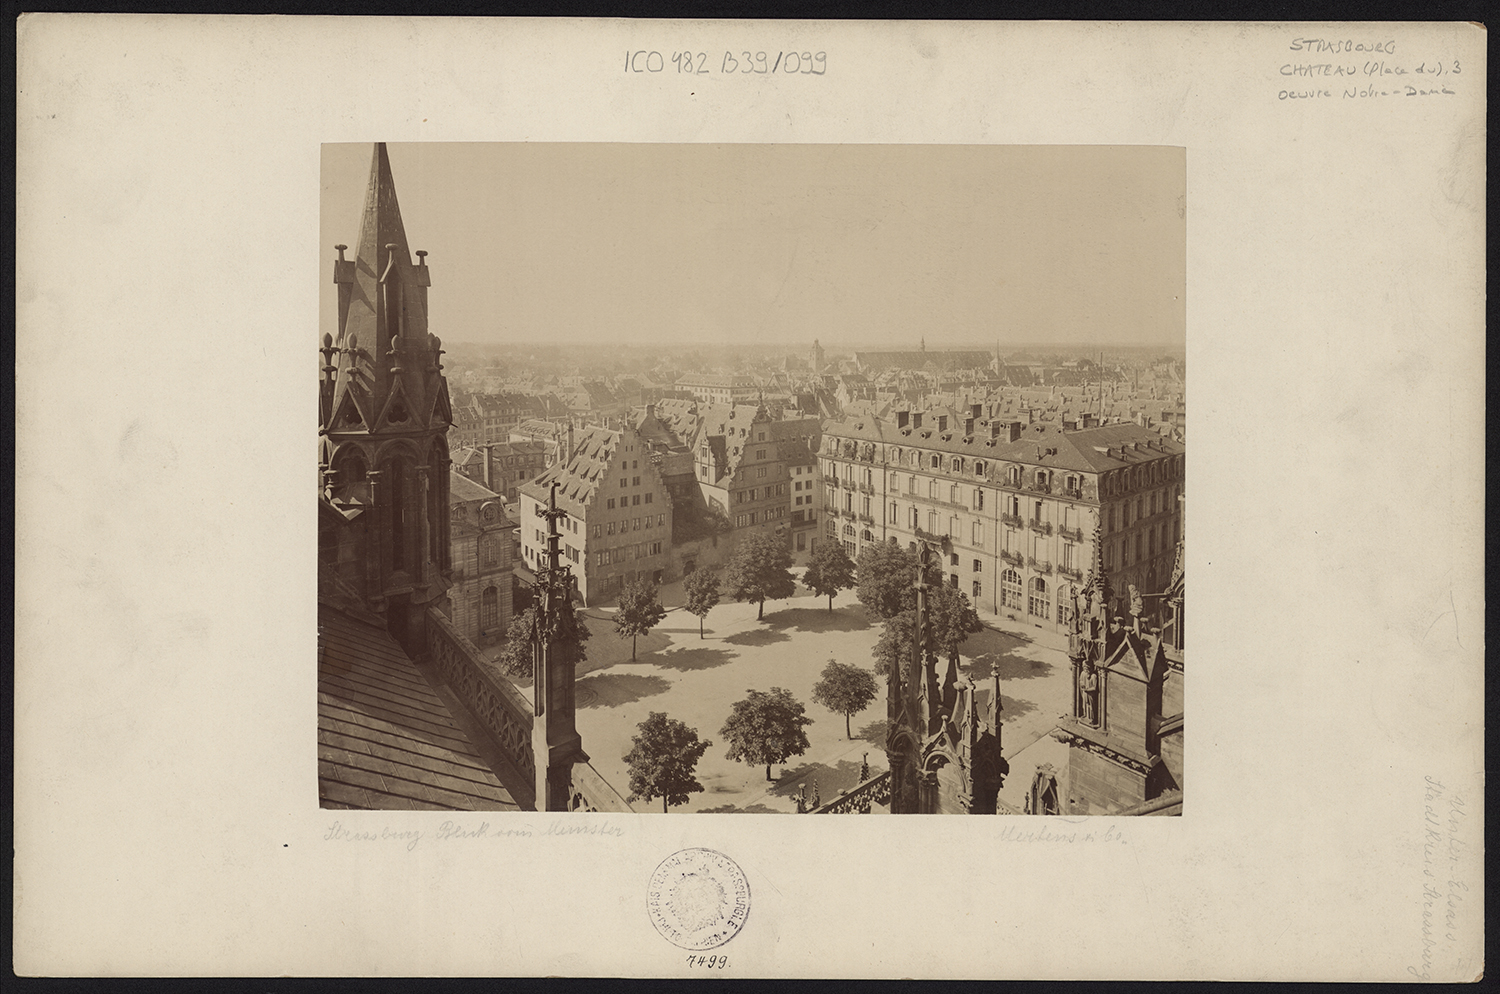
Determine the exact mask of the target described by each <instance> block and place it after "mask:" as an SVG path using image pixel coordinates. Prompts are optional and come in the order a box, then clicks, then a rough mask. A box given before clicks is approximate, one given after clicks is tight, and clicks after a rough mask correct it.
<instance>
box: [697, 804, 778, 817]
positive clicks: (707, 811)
mask: <svg viewBox="0 0 1500 994" xmlns="http://www.w3.org/2000/svg"><path fill="white" fill-rule="evenodd" d="M693 813H694V814H699V815H784V814H786V812H785V811H778V810H776V809H775V808H768V807H766V806H765V805H764V804H760V803H758V802H757V803H755V804H751V805H748V806H746V807H743V808H742V807H739V806H737V805H734V804H722V805H720V806H719V807H717V808H701V809H699V810H698V811H695V812H693Z"/></svg>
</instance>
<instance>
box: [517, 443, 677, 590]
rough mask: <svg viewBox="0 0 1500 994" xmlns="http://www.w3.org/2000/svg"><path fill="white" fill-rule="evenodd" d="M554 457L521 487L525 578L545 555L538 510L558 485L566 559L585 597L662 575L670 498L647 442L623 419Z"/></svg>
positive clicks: (669, 528) (544, 534)
mask: <svg viewBox="0 0 1500 994" xmlns="http://www.w3.org/2000/svg"><path fill="white" fill-rule="evenodd" d="M575 438H576V444H575V446H574V447H573V448H572V450H571V452H570V453H569V454H568V455H567V456H566V457H564V458H560V459H559V461H558V464H557V465H555V466H553V467H551V468H549V469H546V470H544V471H543V472H542V473H541V475H539V476H537V477H536V478H535V479H533V480H531V481H529V482H527V483H524V484H522V485H521V486H520V488H519V493H520V499H521V511H520V536H521V557H522V561H521V562H520V563H519V564H518V570H519V572H520V575H521V576H522V577H523V578H527V579H529V578H530V577H531V576H533V575H534V574H535V571H536V570H537V569H539V568H540V567H541V565H542V564H544V563H545V556H546V544H547V529H546V523H545V520H544V518H543V516H542V510H543V509H545V508H546V507H547V504H548V500H549V498H550V496H551V494H552V491H553V485H554V484H555V485H556V493H557V507H558V510H559V511H562V512H564V516H563V517H562V518H560V519H559V522H558V526H559V529H560V532H561V536H562V539H561V549H562V554H563V557H564V559H565V560H566V562H567V564H568V565H569V567H570V568H571V569H572V571H573V575H574V577H575V578H576V579H577V582H578V592H579V595H580V596H581V597H582V599H583V602H584V604H585V605H593V604H601V603H604V604H607V603H610V602H611V601H612V600H613V599H614V598H616V597H618V596H619V593H620V590H621V589H622V588H623V587H624V584H625V582H626V581H628V580H636V579H640V578H645V579H648V580H651V581H653V582H656V583H661V582H663V581H664V580H665V578H666V571H667V567H668V563H669V561H670V560H669V552H670V548H671V539H672V501H671V499H670V496H669V494H668V490H667V486H666V483H665V482H664V481H663V480H662V475H661V471H660V469H659V467H658V466H657V464H655V463H654V462H653V461H652V459H651V455H652V453H651V448H650V446H649V445H648V444H647V443H646V441H645V440H644V439H642V437H641V435H640V434H639V433H638V432H637V431H636V430H635V429H634V428H633V427H630V426H629V425H628V424H623V425H621V426H620V427H618V428H606V427H601V426H590V427H588V428H586V429H583V430H582V431H580V432H577V433H576V436H575Z"/></svg>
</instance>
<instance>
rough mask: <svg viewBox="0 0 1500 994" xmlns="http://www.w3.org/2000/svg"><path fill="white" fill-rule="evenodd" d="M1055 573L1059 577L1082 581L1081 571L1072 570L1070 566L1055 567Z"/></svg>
mask: <svg viewBox="0 0 1500 994" xmlns="http://www.w3.org/2000/svg"><path fill="white" fill-rule="evenodd" d="M1057 572H1058V575H1059V576H1066V577H1071V578H1072V579H1074V580H1082V579H1083V570H1081V569H1074V568H1073V567H1071V566H1059V567H1057Z"/></svg>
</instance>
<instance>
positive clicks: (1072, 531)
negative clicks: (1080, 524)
mask: <svg viewBox="0 0 1500 994" xmlns="http://www.w3.org/2000/svg"><path fill="white" fill-rule="evenodd" d="M1057 533H1058V534H1059V535H1061V536H1062V537H1063V538H1066V539H1072V540H1073V541H1074V542H1082V541H1083V529H1082V528H1067V527H1065V526H1063V525H1058V527H1057Z"/></svg>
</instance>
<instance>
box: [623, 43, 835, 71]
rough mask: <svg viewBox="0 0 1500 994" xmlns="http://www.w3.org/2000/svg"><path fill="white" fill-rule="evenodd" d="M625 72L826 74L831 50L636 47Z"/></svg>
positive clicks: (627, 54) (627, 57) (627, 55)
mask: <svg viewBox="0 0 1500 994" xmlns="http://www.w3.org/2000/svg"><path fill="white" fill-rule="evenodd" d="M625 72H626V73H644V74H650V73H663V72H664V73H668V74H672V75H678V76H715V75H717V76H757V75H759V76H824V75H827V73H828V53H827V52H812V51H801V52H796V51H760V52H749V51H743V50H742V51H740V52H733V51H725V52H724V57H723V58H722V59H721V58H719V57H718V52H717V51H715V52H714V53H712V54H710V53H708V52H695V51H689V50H686V49H684V50H682V51H669V52H667V53H665V54H663V53H662V52H659V51H657V50H655V49H645V48H641V49H636V50H634V51H626V53H625Z"/></svg>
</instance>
